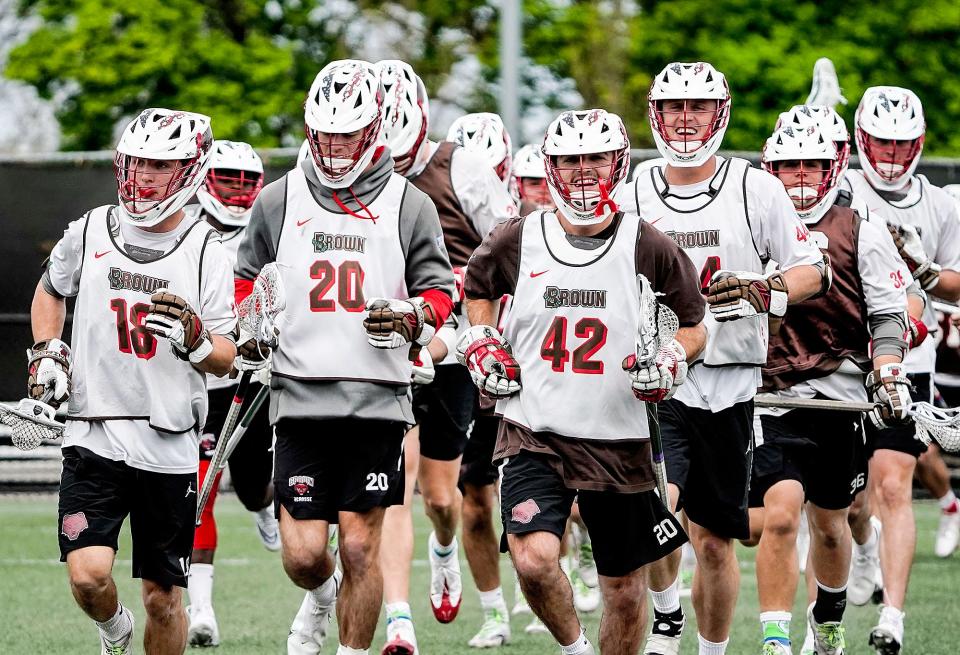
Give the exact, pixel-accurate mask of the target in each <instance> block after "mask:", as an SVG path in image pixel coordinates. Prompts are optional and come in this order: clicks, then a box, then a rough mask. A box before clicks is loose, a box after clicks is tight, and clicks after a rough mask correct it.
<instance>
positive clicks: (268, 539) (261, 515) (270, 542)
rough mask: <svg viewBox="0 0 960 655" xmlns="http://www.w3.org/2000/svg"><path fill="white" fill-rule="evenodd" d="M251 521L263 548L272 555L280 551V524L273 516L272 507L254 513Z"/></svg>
mask: <svg viewBox="0 0 960 655" xmlns="http://www.w3.org/2000/svg"><path fill="white" fill-rule="evenodd" d="M253 520H254V523H256V525H257V535H259V537H260V541H261V542H262V543H263V547H264V548H266V549H267V550H269V551H271V552H274V553H275V552H277V551H278V550H280V522H279V521H277V519H276V517H274V515H273V506H272V505H270V506H268V507H264V508H263V509H261V510H260V511H259V512H254V513H253Z"/></svg>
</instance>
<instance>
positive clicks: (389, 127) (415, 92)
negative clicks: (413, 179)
mask: <svg viewBox="0 0 960 655" xmlns="http://www.w3.org/2000/svg"><path fill="white" fill-rule="evenodd" d="M377 66H378V67H379V68H380V82H381V83H382V84H383V94H384V99H383V140H384V141H385V142H386V144H387V145H388V146H390V154H391V155H393V162H394V165H393V168H394V170H396V171H397V172H398V173H400V174H401V175H403V174H404V173H406V172H407V171H408V170H410V167H411V166H412V165H413V163H414V162H415V161H416V159H417V155H419V154H420V150H421V149H422V148H423V145H424V143H426V140H427V125H428V123H429V120H430V99H429V98H428V97H427V88H426V87H425V86H424V85H423V80H421V79H420V77H419V76H418V75H417V74H416V73H415V72H413V68H411V67H410V64H408V63H406V62H404V61H400V60H399V59H385V60H383V61H380V62H377Z"/></svg>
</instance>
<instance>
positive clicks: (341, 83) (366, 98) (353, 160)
mask: <svg viewBox="0 0 960 655" xmlns="http://www.w3.org/2000/svg"><path fill="white" fill-rule="evenodd" d="M382 111H383V87H382V85H381V84H380V75H379V73H378V72H377V69H376V67H375V66H374V65H373V64H371V63H369V62H366V61H360V60H357V59H340V60H338V61H332V62H330V63H329V64H327V65H326V66H324V67H323V70H321V71H320V72H319V73H317V77H316V78H315V79H314V80H313V84H312V85H311V86H310V92H309V93H308V94H307V101H306V103H305V104H304V114H305V122H306V126H305V127H306V133H307V142H308V143H309V144H310V152H311V154H312V155H313V164H314V168H316V171H317V174H318V175H319V176H320V179H321V180H322V181H323V182H324V184H326V186H328V187H330V188H333V189H345V188H347V187H349V186H350V185H351V184H353V182H354V180H356V179H357V178H358V177H359V176H360V174H361V173H362V172H363V171H364V169H365V168H366V167H367V165H368V164H369V163H370V161H371V160H372V159H373V155H374V152H375V150H376V148H377V140H378V138H379V136H380V126H381V120H380V118H381V113H382ZM353 133H357V136H356V138H354V139H353V140H351V141H348V142H344V143H336V142H334V139H333V135H335V134H353Z"/></svg>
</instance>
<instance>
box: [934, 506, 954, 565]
mask: <svg viewBox="0 0 960 655" xmlns="http://www.w3.org/2000/svg"><path fill="white" fill-rule="evenodd" d="M958 544H960V501H957V500H954V501H953V505H951V506H950V507H949V508H948V509H945V510H943V511H942V512H940V525H939V526H937V543H936V546H935V547H934V552H935V553H936V555H937V557H950V556H951V555H953V553H954V551H955V550H957V546H958Z"/></svg>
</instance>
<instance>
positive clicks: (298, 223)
mask: <svg viewBox="0 0 960 655" xmlns="http://www.w3.org/2000/svg"><path fill="white" fill-rule="evenodd" d="M312 220H313V219H312V218H308V219H307V220H305V221H297V227H303V226H304V225H306V224H307V223H309V222H310V221H312Z"/></svg>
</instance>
